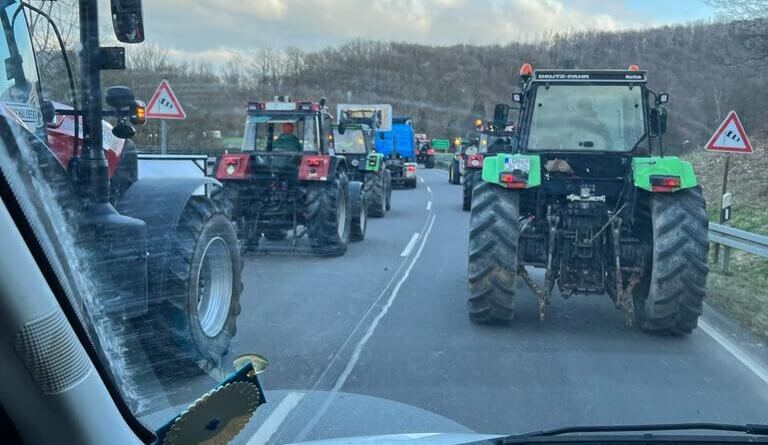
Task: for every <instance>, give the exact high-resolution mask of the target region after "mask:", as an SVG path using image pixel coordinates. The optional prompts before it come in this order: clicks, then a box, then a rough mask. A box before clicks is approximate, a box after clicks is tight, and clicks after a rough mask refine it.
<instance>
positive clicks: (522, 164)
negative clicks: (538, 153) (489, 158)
mask: <svg viewBox="0 0 768 445" xmlns="http://www.w3.org/2000/svg"><path fill="white" fill-rule="evenodd" d="M530 169H531V164H530V161H529V159H528V158H504V170H507V171H515V170H520V171H521V172H527V171H528V170H530Z"/></svg>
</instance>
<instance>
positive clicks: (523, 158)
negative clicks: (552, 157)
mask: <svg viewBox="0 0 768 445" xmlns="http://www.w3.org/2000/svg"><path fill="white" fill-rule="evenodd" d="M502 173H510V174H512V175H513V177H514V179H515V182H514V184H519V186H516V187H515V186H510V185H508V184H505V183H502V181H501V175H502ZM483 181H485V182H490V183H493V184H497V185H500V186H502V187H507V188H525V189H529V188H532V187H538V186H540V185H541V158H540V157H539V155H524V154H508V153H501V154H497V155H495V156H485V158H484V159H483Z"/></svg>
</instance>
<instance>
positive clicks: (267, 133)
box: [242, 116, 317, 152]
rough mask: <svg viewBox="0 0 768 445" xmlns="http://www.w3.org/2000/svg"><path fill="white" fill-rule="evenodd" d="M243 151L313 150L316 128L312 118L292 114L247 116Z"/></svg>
mask: <svg viewBox="0 0 768 445" xmlns="http://www.w3.org/2000/svg"><path fill="white" fill-rule="evenodd" d="M242 150H243V151H275V152H291V151H315V150H317V130H316V127H315V124H314V120H313V119H305V118H304V117H292V116H248V118H247V119H246V121H245V132H244V137H243V146H242Z"/></svg>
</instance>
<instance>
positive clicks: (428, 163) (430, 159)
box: [424, 155, 435, 168]
mask: <svg viewBox="0 0 768 445" xmlns="http://www.w3.org/2000/svg"><path fill="white" fill-rule="evenodd" d="M424 168H435V156H434V155H431V156H429V155H428V156H427V157H426V159H424Z"/></svg>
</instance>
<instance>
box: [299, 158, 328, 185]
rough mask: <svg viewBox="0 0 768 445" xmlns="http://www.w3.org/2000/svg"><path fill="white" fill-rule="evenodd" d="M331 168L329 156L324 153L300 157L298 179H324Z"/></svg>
mask: <svg viewBox="0 0 768 445" xmlns="http://www.w3.org/2000/svg"><path fill="white" fill-rule="evenodd" d="M330 168H331V157H330V156H324V155H307V156H302V157H301V164H299V180H302V181H325V180H327V179H328V170H329V169H330Z"/></svg>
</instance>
